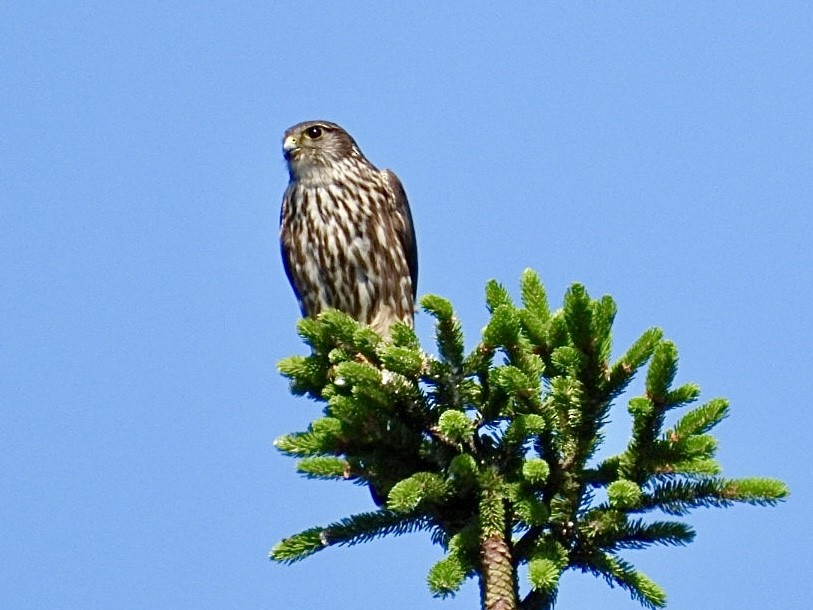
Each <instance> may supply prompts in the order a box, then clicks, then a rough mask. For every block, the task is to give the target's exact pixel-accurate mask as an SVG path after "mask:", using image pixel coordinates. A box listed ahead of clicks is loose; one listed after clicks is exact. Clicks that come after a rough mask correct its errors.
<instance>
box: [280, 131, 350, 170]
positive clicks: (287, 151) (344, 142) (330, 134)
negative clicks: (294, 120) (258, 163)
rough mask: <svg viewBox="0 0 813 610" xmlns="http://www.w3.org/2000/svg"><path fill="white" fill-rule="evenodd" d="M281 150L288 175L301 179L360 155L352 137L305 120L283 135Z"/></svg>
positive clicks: (343, 132)
mask: <svg viewBox="0 0 813 610" xmlns="http://www.w3.org/2000/svg"><path fill="white" fill-rule="evenodd" d="M282 151H283V154H284V155H285V160H286V161H287V162H288V168H289V169H290V171H291V174H292V175H296V176H301V175H302V174H305V173H310V172H312V171H319V170H321V169H324V168H325V167H328V166H331V165H333V164H335V163H337V162H339V161H341V160H342V159H345V158H347V157H348V156H354V155H360V154H361V153H360V152H359V150H358V146H356V143H355V141H353V138H352V137H350V134H348V133H347V132H346V131H345V130H344V129H342V128H341V127H339V126H338V125H336V124H335V123H330V122H328V121H307V122H305V123H299V124H298V125H294V126H293V127H291V128H290V129H288V130H287V131H286V132H285V135H284V136H283V139H282Z"/></svg>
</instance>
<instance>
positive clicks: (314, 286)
mask: <svg viewBox="0 0 813 610" xmlns="http://www.w3.org/2000/svg"><path fill="white" fill-rule="evenodd" d="M282 149H283V152H284V155H285V160H286V161H287V163H288V173H289V176H290V181H289V183H288V188H287V189H286V191H285V196H284V198H283V201H282V212H281V214H280V242H281V246H282V260H283V263H284V265H285V273H286V274H287V275H288V280H289V281H290V282H291V286H292V287H293V289H294V292H295V293H296V297H297V300H298V301H299V307H300V309H301V310H302V315H304V316H315V315H317V314H318V313H319V312H321V311H323V310H325V309H328V308H334V309H338V310H340V311H343V312H345V313H347V314H348V315H350V316H352V317H353V318H354V319H356V320H358V321H359V322H363V323H364V324H368V325H369V326H370V327H371V328H372V329H373V330H375V331H376V332H378V333H379V334H380V335H382V336H384V337H387V336H389V330H390V327H391V326H392V324H394V323H395V322H397V321H403V322H406V323H408V324H410V325H411V324H412V318H413V315H414V309H415V294H416V289H417V282H418V252H417V248H416V245H415V229H414V227H413V225H412V214H411V213H410V211H409V203H408V202H407V197H406V193H405V192H404V187H403V186H402V185H401V181H400V180H398V177H397V176H396V175H395V174H394V173H392V172H391V171H389V170H386V169H385V170H380V169H378V168H376V167H375V166H374V165H373V164H372V163H370V162H369V161H368V160H367V159H366V158H365V157H364V155H363V154H362V152H361V150H360V149H359V147H358V145H357V144H356V142H355V140H353V138H352V137H351V136H350V134H348V133H347V132H346V131H345V130H344V129H342V128H341V127H339V126H338V125H336V124H335V123H330V122H328V121H308V122H305V123H299V124H298V125H294V126H293V127H291V128H290V129H288V130H287V131H286V132H285V135H284V137H283V141H282Z"/></svg>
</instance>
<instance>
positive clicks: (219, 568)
mask: <svg viewBox="0 0 813 610" xmlns="http://www.w3.org/2000/svg"><path fill="white" fill-rule="evenodd" d="M401 4H405V3H390V4H387V3H383V4H382V3H373V2H366V3H327V2H325V3H307V2H296V3H292V2H288V3H282V2H276V3H271V2H269V3H245V4H240V3H222V4H213V3H198V2H194V3H193V2H190V3H159V2H137V3H135V2H120V3H115V2H113V3H111V2H81V3H79V2H57V3H54V2H33V1H32V2H5V3H3V4H2V5H0V82H2V86H0V260H2V263H0V294H2V298H1V299H0V408H2V425H0V457H1V459H2V473H1V474H0V484H1V485H2V493H1V494H0V522H2V524H3V525H2V530H3V533H2V546H3V559H2V561H0V606H2V607H4V608H15V609H17V608H127V609H129V608H195V609H200V608H207V609H231V608H241V609H242V608H246V609H263V610H265V609H277V608H280V609H281V608H303V609H307V608H337V609H339V610H344V609H347V610H349V609H354V608H358V607H367V608H391V609H395V610H402V609H403V610H405V609H412V608H436V609H438V610H441V609H448V610H453V609H473V608H477V604H478V592H477V588H476V586H475V585H474V584H473V583H469V584H467V585H466V586H465V588H464V590H463V591H462V592H461V594H460V595H459V596H458V597H457V598H456V599H454V600H451V601H439V600H434V599H432V598H431V597H430V595H429V593H428V591H427V589H426V586H425V581H424V579H425V575H426V572H427V570H428V569H429V567H430V566H431V565H432V563H434V561H436V560H437V559H438V558H439V557H440V553H441V551H440V549H439V548H438V547H432V546H431V543H430V541H429V539H428V537H427V536H425V535H415V536H411V537H402V538H399V539H391V540H390V539H388V540H382V541H377V542H375V543H372V544H369V545H363V546H360V547H354V548H352V549H329V550H327V551H326V552H324V553H322V554H321V555H319V556H317V557H314V558H312V559H310V560H307V561H305V562H303V563H300V564H297V565H295V566H292V567H285V566H280V565H276V564H272V563H270V562H269V561H268V560H267V558H266V553H267V551H268V550H269V549H270V548H271V546H273V544H274V543H275V542H276V541H277V540H278V539H280V538H282V537H283V536H285V535H287V534H290V533H294V532H297V531H299V530H301V529H304V528H307V527H310V526H311V525H315V524H324V523H328V522H330V521H331V520H333V519H336V518H339V517H342V516H344V515H346V514H349V513H352V512H358V511H363V510H368V509H370V508H371V502H370V499H369V496H368V493H367V491H366V490H364V489H361V488H357V487H355V486H352V485H348V484H338V483H317V482H309V481H305V480H301V479H299V478H298V477H297V475H296V474H295V472H294V462H293V460H290V459H288V458H285V457H283V456H281V455H280V454H278V453H277V452H276V451H275V450H274V449H273V447H272V441H273V439H274V438H276V437H278V436H280V435H282V434H284V433H287V432H290V431H293V430H299V429H302V428H303V427H304V426H305V425H306V424H307V422H308V421H310V420H311V419H314V418H315V417H317V416H318V414H319V408H318V406H317V405H316V404H314V403H311V402H308V401H305V400H302V399H294V398H292V397H291V396H290V395H289V394H288V392H287V384H286V382H285V380H284V379H282V378H281V377H279V375H278V374H277V373H276V370H275V366H276V362H277V361H278V360H280V359H281V358H283V357H286V356H288V355H291V354H295V353H303V351H304V347H303V346H302V344H301V343H300V341H299V340H298V338H297V336H296V333H295V328H294V325H295V321H296V319H297V316H298V310H297V307H296V304H295V301H294V298H293V296H292V293H291V291H290V289H289V287H288V285H287V281H286V279H285V275H284V273H283V270H282V265H281V262H280V258H279V251H278V246H277V226H278V214H279V204H280V199H281V196H282V192H283V190H284V188H285V184H286V181H287V173H286V170H285V165H284V162H283V159H282V155H281V148H280V137H281V134H282V132H283V131H284V130H285V129H286V128H287V127H288V126H290V125H291V124H293V123H296V122H298V121H301V120H305V119H313V118H324V119H330V120H334V121H337V122H339V123H341V124H342V125H344V126H345V127H346V128H347V129H348V130H349V131H350V132H351V133H352V134H353V135H354V136H355V137H356V139H357V140H358V142H359V143H360V145H361V147H362V149H363V150H364V151H365V153H366V154H367V156H368V157H369V158H370V159H371V160H372V161H373V162H374V163H376V164H377V165H379V166H382V167H390V168H392V169H394V170H395V171H396V172H397V173H398V174H399V176H400V177H401V179H402V180H403V182H404V184H405V186H406V190H407V192H408V194H409V197H410V201H411V204H412V210H413V215H414V218H415V224H416V227H417V232H418V243H419V247H420V264H421V277H420V281H419V292H420V293H422V294H425V293H438V294H442V295H444V296H447V297H449V298H450V299H452V301H453V302H454V304H455V305H456V307H457V309H458V311H459V313H460V317H461V318H462V320H463V323H464V327H465V329H466V331H467V339H468V342H469V344H470V345H473V344H474V342H475V341H476V338H477V336H478V333H479V330H480V328H481V327H482V326H483V324H484V322H485V320H486V313H485V309H484V307H483V304H482V302H483V299H482V292H483V284H484V282H485V281H486V280H487V279H488V278H491V277H495V278H497V279H499V280H500V281H502V282H504V283H505V284H507V285H508V286H510V287H512V289H515V288H516V283H517V279H518V277H519V274H520V272H521V271H522V269H523V268H525V267H533V268H535V269H537V270H538V271H539V272H540V274H541V275H542V277H543V278H544V280H545V281H546V283H547V285H548V288H549V290H550V293H551V295H552V297H553V298H554V299H555V300H558V299H560V298H561V294H562V293H563V291H564V290H565V288H566V287H567V286H568V284H569V283H571V282H573V281H580V282H583V283H584V284H586V285H587V287H588V290H589V291H590V292H591V294H593V295H594V296H598V295H601V294H604V293H609V294H612V295H613V296H614V297H615V299H616V301H617V303H618V306H619V315H618V318H617V324H616V349H617V350H618V351H621V350H622V349H624V348H625V347H626V345H628V344H629V342H630V341H632V340H633V339H634V338H635V337H636V336H637V334H638V333H639V332H641V331H642V330H644V329H645V328H647V327H649V326H652V325H659V326H662V327H663V328H664V329H665V332H666V334H667V336H669V337H670V338H672V339H673V340H674V341H675V342H676V343H677V345H678V347H679V349H680V353H681V359H682V360H681V366H682V368H681V371H680V373H679V381H682V382H684V381H694V382H697V383H700V384H701V386H702V387H703V389H704V396H705V397H706V398H711V397H714V396H720V395H722V396H726V397H728V398H730V399H731V401H732V407H733V413H732V416H731V418H729V419H728V420H727V421H726V422H724V423H723V424H722V426H721V427H720V428H718V432H719V438H720V442H721V451H720V459H721V461H722V463H723V465H724V468H725V471H726V474H727V475H729V476H734V477H736V476H750V475H767V476H774V477H779V478H782V479H784V480H785V481H787V482H788V483H789V484H790V486H791V489H792V492H793V496H792V498H791V501H790V502H788V503H787V504H785V505H783V506H781V507H779V508H777V509H760V508H752V507H737V508H735V509H732V510H729V511H700V512H698V513H695V514H694V516H692V517H691V518H690V522H691V523H692V524H693V525H694V526H695V527H696V529H697V531H698V537H697V541H696V542H695V543H694V544H692V545H690V546H689V547H687V548H683V549H671V548H670V549H663V550H660V549H659V550H654V551H643V552H637V553H636V552H630V553H629V554H628V555H627V557H628V558H629V559H631V560H633V561H634V562H636V563H637V564H638V565H639V566H640V567H641V568H642V569H643V570H644V571H645V572H646V573H647V574H648V575H649V576H651V577H652V578H653V579H655V580H656V581H657V582H659V583H661V584H662V585H663V586H664V587H665V588H666V590H667V592H668V593H669V596H670V597H669V598H670V602H671V603H670V606H669V607H670V608H671V609H678V610H684V609H698V608H700V609H706V608H709V609H711V608H745V609H762V608H794V609H807V608H810V607H813V593H811V591H810V561H809V560H808V559H807V558H808V557H809V553H810V548H811V544H813V525H811V523H812V521H811V515H812V514H813V512H811V511H813V485H811V478H813V477H811V474H810V468H811V467H810V464H809V462H810V460H809V450H808V447H809V446H810V441H809V436H810V433H811V432H810V431H811V429H813V417H811V406H810V388H809V386H810V379H809V378H810V371H811V369H813V361H812V359H811V344H813V332H812V331H811V312H812V311H813V309H811V301H813V281H811V280H813V273H811V271H813V264H811V263H813V260H811V259H812V258H813V257H811V246H810V236H811V233H813V226H811V225H812V224H813V223H811V217H812V216H813V214H811V199H812V198H813V149H812V145H811V142H813V119H812V118H811V115H812V113H813V110H811V109H813V7H811V5H810V4H809V3H804V2H786V3H769V2H764V3H755V2H741V1H738V2H717V3H706V2H681V3H676V2H668V3H666V2H663V3H644V2H622V3H581V2H551V3H544V4H542V3H539V5H538V6H537V5H534V4H532V3H522V4H520V3H517V4H515V5H513V7H511V8H502V9H500V8H496V7H495V6H494V5H493V4H491V3H489V4H486V3H479V4H468V3H467V4H464V3H449V4H446V5H445V6H443V7H440V8H438V7H435V6H433V5H431V4H430V3H410V6H409V7H407V6H400V5H401ZM417 326H418V329H419V333H420V334H421V336H422V337H424V338H428V337H429V336H430V333H431V328H430V324H429V321H428V319H427V316H425V315H422V316H419V317H418V320H417ZM624 406H625V401H621V403H620V404H619V405H618V407H617V411H616V414H617V418H616V421H615V422H614V423H613V424H612V426H611V427H610V435H609V438H608V447H607V450H608V451H614V450H617V449H618V448H620V447H621V446H622V445H623V443H624V442H625V440H626V438H627V434H628V427H627V424H628V422H627V421H626V420H625V416H624V413H625V408H624ZM558 607H559V608H561V609H562V610H567V609H570V608H585V607H602V608H607V609H612V610H616V609H618V610H624V609H632V608H637V607H639V606H638V605H637V603H635V602H634V601H632V600H630V599H629V597H628V596H627V594H626V593H625V592H623V591H620V590H610V589H609V588H607V587H606V585H605V584H604V583H603V582H599V581H595V580H594V579H593V578H592V577H590V576H587V575H581V574H570V575H568V576H567V577H566V578H565V579H564V582H563V587H562V590H561V595H560V605H559V606H558Z"/></svg>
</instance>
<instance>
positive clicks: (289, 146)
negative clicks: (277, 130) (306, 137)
mask: <svg viewBox="0 0 813 610" xmlns="http://www.w3.org/2000/svg"><path fill="white" fill-rule="evenodd" d="M298 150H299V144H298V143H297V141H296V136H294V135H290V136H286V137H285V139H284V140H283V141H282V154H283V155H285V158H286V159H290V158H291V157H293V156H294V154H295V152H296V151H298Z"/></svg>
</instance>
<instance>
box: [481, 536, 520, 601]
mask: <svg viewBox="0 0 813 610" xmlns="http://www.w3.org/2000/svg"><path fill="white" fill-rule="evenodd" d="M480 551H481V553H482V560H483V573H482V575H481V577H480V589H481V597H482V602H483V610H517V594H516V587H515V583H516V576H515V574H514V566H513V564H512V563H511V549H510V547H509V546H508V542H507V540H506V538H505V535H503V534H492V535H490V536H486V537H485V538H483V540H482V542H481V546H480Z"/></svg>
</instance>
